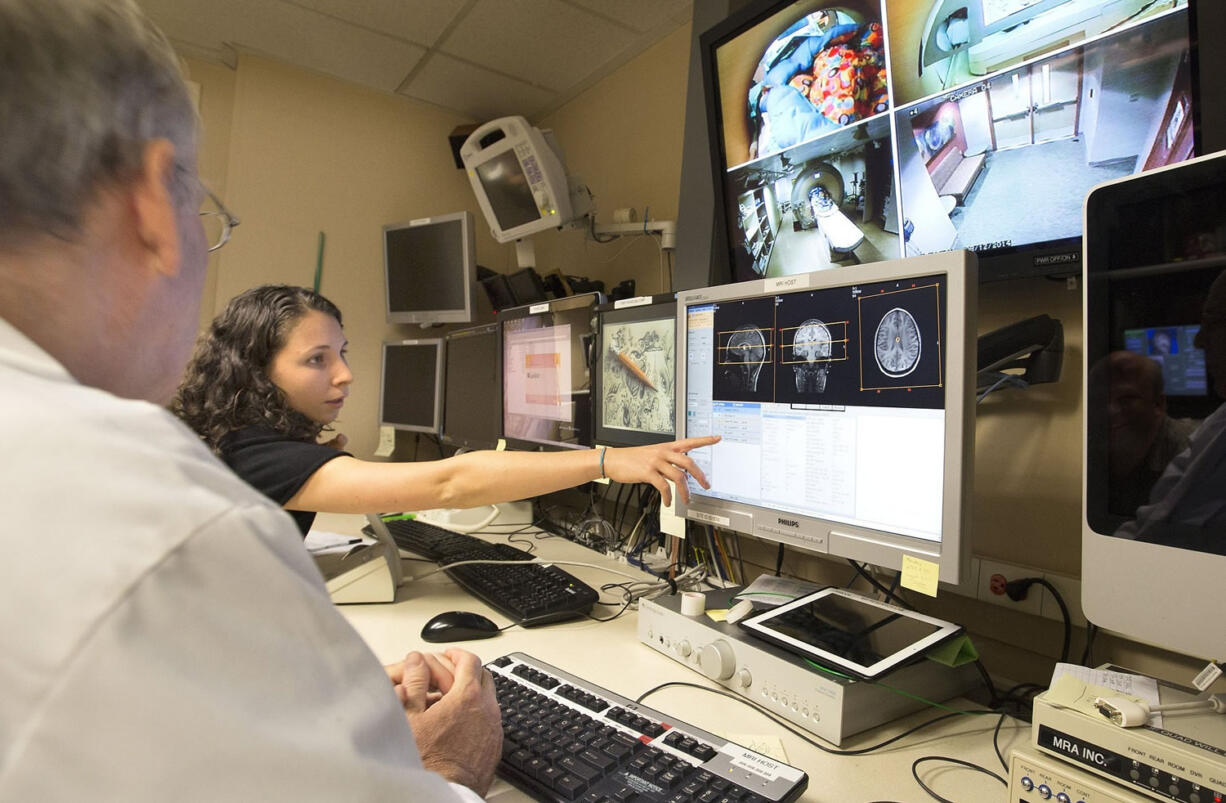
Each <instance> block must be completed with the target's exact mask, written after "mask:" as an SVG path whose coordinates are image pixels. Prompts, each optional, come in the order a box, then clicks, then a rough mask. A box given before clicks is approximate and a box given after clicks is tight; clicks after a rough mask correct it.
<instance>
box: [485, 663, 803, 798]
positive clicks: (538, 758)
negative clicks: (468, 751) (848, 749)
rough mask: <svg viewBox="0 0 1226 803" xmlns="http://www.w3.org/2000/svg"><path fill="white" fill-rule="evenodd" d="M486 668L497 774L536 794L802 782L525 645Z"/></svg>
mask: <svg viewBox="0 0 1226 803" xmlns="http://www.w3.org/2000/svg"><path fill="white" fill-rule="evenodd" d="M486 668H488V669H489V670H490V672H492V673H493V675H494V688H495V690H496V691H497V694H498V706H499V708H501V709H502V733H503V737H502V761H501V762H500V763H499V764H498V774H499V775H501V776H502V777H503V778H505V779H506V780H507V781H509V782H510V783H511V784H513V785H515V786H517V787H519V788H520V789H523V790H524V791H526V792H528V793H529V794H531V795H532V796H533V797H535V798H537V799H539V800H550V801H581V802H582V803H602V802H603V801H627V800H634V801H640V803H767V801H770V803H782V802H785V801H792V800H795V799H796V798H798V797H800V795H801V794H802V793H803V792H804V791H805V789H806V788H807V787H808V785H809V776H808V775H806V774H805V773H804V772H802V771H801V770H799V769H797V768H795V767H792V766H789V765H787V764H784V763H782V762H780V761H776V760H775V759H773V758H770V757H769V756H765V755H762V754H761V753H757V752H754V751H753V750H750V749H748V748H745V747H741V746H740V745H738V744H735V743H733V742H729V741H727V740H726V739H721V738H720V737H718V736H716V735H714V734H712V733H708V732H707V731H704V730H700V729H699V728H695V727H693V726H692V725H687V724H685V723H684V722H680V721H678V720H677V719H675V718H674V717H670V716H667V715H665V714H662V713H660V712H659V711H655V710H653V709H650V708H647V707H646V706H642V705H636V704H635V703H634V702H633V701H631V700H629V699H627V698H625V697H620V696H618V695H616V694H614V693H613V692H610V691H608V690H606V689H602V688H600V687H599V686H596V685H594V684H592V683H588V682H586V681H584V680H581V679H580V678H577V677H575V676H574V675H570V674H567V673H566V672H563V671H561V670H560V669H557V668H555V667H552V666H550V665H549V664H547V663H545V662H543V661H538V660H537V659H535V658H532V657H530V656H527V655H524V654H523V653H519V652H516V653H511V654H510V655H504V656H503V657H501V658H497V659H495V660H493V661H491V662H490V663H488V664H487V665H486Z"/></svg>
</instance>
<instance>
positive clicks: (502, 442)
mask: <svg viewBox="0 0 1226 803" xmlns="http://www.w3.org/2000/svg"><path fill="white" fill-rule="evenodd" d="M506 450H507V439H506V438H499V439H498V445H497V446H495V447H494V451H495V452H505V451H506Z"/></svg>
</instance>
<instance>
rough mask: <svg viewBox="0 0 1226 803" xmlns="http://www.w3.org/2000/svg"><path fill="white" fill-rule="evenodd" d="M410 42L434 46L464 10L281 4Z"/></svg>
mask: <svg viewBox="0 0 1226 803" xmlns="http://www.w3.org/2000/svg"><path fill="white" fill-rule="evenodd" d="M282 2H286V3H289V4H291V5H297V6H303V7H305V8H310V9H314V10H315V11H318V12H320V13H323V14H327V15H329V16H332V17H336V18H338V19H342V20H346V21H348V22H352V23H354V24H355V25H361V26H362V27H364V28H369V29H371V30H374V31H382V32H384V33H386V34H388V35H389V36H395V37H397V38H399V39H404V40H406V41H409V42H416V43H417V44H421V45H433V44H434V43H435V41H436V40H437V39H438V37H439V35H440V34H442V32H443V31H444V30H445V29H446V28H447V26H448V25H449V24H450V23H451V21H452V19H454V18H455V17H456V15H457V14H459V13H460V11H461V10H463V8H464V4H463V3H460V2H456V0H282Z"/></svg>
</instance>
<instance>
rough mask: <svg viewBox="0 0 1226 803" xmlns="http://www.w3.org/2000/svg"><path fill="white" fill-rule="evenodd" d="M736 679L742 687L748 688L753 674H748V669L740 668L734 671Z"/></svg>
mask: <svg viewBox="0 0 1226 803" xmlns="http://www.w3.org/2000/svg"><path fill="white" fill-rule="evenodd" d="M736 680H737V683H740V684H741V688H742V689H748V688H749V687H750V686H751V685H752V684H753V675H751V674H749V670H748V669H742V670H741V671H740V672H737V673H736Z"/></svg>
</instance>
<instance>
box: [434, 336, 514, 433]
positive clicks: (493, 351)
mask: <svg viewBox="0 0 1226 803" xmlns="http://www.w3.org/2000/svg"><path fill="white" fill-rule="evenodd" d="M444 340H445V345H446V349H445V350H446V357H445V358H444V362H445V364H446V368H445V370H444V375H445V379H444V391H443V440H444V441H445V442H447V443H449V444H451V445H452V446H457V447H459V448H461V449H492V448H494V447H495V446H496V445H497V444H498V439H499V438H501V437H502V338H501V325H500V324H498V323H487V324H482V325H481V326H473V327H470V328H468V329H457V330H455V331H453V332H448V333H447V335H446V337H445V338H444Z"/></svg>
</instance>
